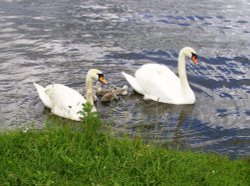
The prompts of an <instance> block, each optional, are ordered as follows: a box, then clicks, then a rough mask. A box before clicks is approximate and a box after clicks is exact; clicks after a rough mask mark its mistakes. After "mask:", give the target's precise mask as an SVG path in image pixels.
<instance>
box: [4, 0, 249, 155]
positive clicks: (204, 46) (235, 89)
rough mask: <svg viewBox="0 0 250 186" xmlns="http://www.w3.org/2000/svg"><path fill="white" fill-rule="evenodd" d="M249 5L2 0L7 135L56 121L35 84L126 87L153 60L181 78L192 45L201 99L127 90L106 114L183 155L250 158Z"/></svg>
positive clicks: (120, 126)
mask: <svg viewBox="0 0 250 186" xmlns="http://www.w3.org/2000/svg"><path fill="white" fill-rule="evenodd" d="M249 10H250V1H249V0H239V1H233V0H228V1H224V0H216V1H215V0H207V1H203V0H201V1H199V3H197V1H194V0H191V1H186V0H180V1H175V0H155V1H149V0H128V1H121V0H36V1H34V0H1V1H0V65H1V66H0V73H1V75H0V93H1V94H0V105H1V108H0V130H11V129H14V128H25V127H26V126H27V125H28V124H30V123H31V122H34V123H35V126H36V127H37V128H42V127H43V121H44V119H45V118H46V117H47V116H48V115H49V112H47V111H46V109H45V108H44V106H43V104H42V102H41V101H40V100H39V98H38V96H37V92H36V90H35V88H34V87H33V85H32V82H37V83H39V84H41V85H43V86H46V85H48V84H51V83H62V84H65V85H67V86H70V87H72V88H74V89H76V90H79V91H84V89H85V88H84V82H85V75H86V72H87V71H88V69H90V68H99V69H101V70H102V71H103V72H104V73H105V75H106V78H107V79H108V80H109V82H110V84H114V85H117V86H123V85H127V82H126V80H125V79H124V78H123V76H122V75H121V72H122V71H125V72H127V73H130V74H133V73H134V72H135V71H136V69H138V68H139V67H140V66H141V65H143V64H145V63H150V62H151V63H160V64H164V65H167V66H169V67H170V68H171V69H173V71H175V72H177V57H178V52H179V50H180V49H181V48H182V47H184V46H191V47H193V48H194V49H195V50H196V52H197V54H198V56H199V62H200V64H199V65H198V66H195V65H193V64H191V63H190V62H187V63H188V64H187V73H188V78H189V81H190V84H191V87H192V89H193V90H194V92H195V94H196V98H197V101H196V103H195V104H194V105H189V106H173V105H168V104H158V103H155V102H152V101H145V100H143V99H142V96H141V95H139V94H136V93H135V92H133V91H132V89H131V87H130V89H129V94H128V95H127V96H124V97H121V98H120V99H119V100H118V101H114V102H111V103H109V104H102V103H100V101H98V102H97V103H96V107H97V109H98V111H99V112H100V115H101V117H102V118H103V119H104V120H107V121H108V122H110V123H111V125H112V128H113V130H115V131H118V132H120V133H125V134H132V135H140V136H142V137H145V138H147V139H148V140H153V141H155V142H157V143H161V144H167V145H168V146H173V147H175V148H182V149H193V150H201V151H205V152H207V151H213V152H216V153H220V154H226V155H229V156H230V157H232V158H237V157H243V156H249V155H250V99H249V95H250V22H249V20H250V14H249Z"/></svg>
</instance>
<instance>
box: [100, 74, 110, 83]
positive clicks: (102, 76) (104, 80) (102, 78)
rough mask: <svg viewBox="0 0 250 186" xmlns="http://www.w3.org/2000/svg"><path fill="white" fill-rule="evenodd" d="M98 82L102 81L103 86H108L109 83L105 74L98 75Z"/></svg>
mask: <svg viewBox="0 0 250 186" xmlns="http://www.w3.org/2000/svg"><path fill="white" fill-rule="evenodd" d="M98 76H99V77H98V81H100V82H101V83H103V84H108V81H107V80H106V79H105V77H104V75H103V74H98Z"/></svg>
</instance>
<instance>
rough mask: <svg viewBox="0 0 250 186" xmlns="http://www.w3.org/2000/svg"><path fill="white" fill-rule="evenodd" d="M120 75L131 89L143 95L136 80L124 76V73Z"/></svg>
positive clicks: (129, 76)
mask: <svg viewBox="0 0 250 186" xmlns="http://www.w3.org/2000/svg"><path fill="white" fill-rule="evenodd" d="M122 75H123V76H124V77H125V78H126V80H127V81H128V83H129V84H130V85H131V87H132V88H133V89H134V90H135V91H136V92H138V93H140V94H143V93H144V90H143V89H142V87H141V86H140V84H138V82H137V80H136V78H134V77H133V76H131V75H129V74H126V73H125V72H122Z"/></svg>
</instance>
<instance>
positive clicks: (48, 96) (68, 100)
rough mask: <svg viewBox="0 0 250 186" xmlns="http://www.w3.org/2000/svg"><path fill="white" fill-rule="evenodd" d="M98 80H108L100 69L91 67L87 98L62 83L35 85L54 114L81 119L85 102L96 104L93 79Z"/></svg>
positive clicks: (103, 81)
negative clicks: (45, 85) (80, 112)
mask: <svg viewBox="0 0 250 186" xmlns="http://www.w3.org/2000/svg"><path fill="white" fill-rule="evenodd" d="M97 80H99V81H100V82H102V83H104V84H107V81H106V79H105V78H104V75H103V73H102V72H101V71H100V70H97V69H90V70H89V71H88V73H87V76H86V99H85V98H84V97H83V96H82V95H81V94H79V93H78V92H77V91H75V90H74V89H71V88H69V87H67V86H64V85H62V84H51V85H48V86H47V87H45V88H44V87H42V86H40V85H38V84H37V83H34V86H35V87H36V89H37V92H38V95H39V97H40V99H41V100H42V102H43V104H44V105H45V106H46V107H48V108H50V109H51V112H52V113H53V114H55V115H57V116H61V117H64V118H68V119H71V120H75V121H80V120H81V118H80V117H81V115H80V114H79V113H78V112H79V111H81V110H82V104H85V103H86V102H87V101H88V102H90V103H91V104H92V105H94V100H93V94H92V84H93V81H97ZM93 110H94V111H96V109H95V108H93Z"/></svg>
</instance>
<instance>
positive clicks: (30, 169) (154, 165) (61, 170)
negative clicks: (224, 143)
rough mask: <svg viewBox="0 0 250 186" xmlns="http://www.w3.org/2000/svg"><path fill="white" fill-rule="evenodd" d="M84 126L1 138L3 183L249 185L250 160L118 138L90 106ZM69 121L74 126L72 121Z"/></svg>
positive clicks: (51, 125) (51, 123) (50, 124)
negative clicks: (166, 147)
mask: <svg viewBox="0 0 250 186" xmlns="http://www.w3.org/2000/svg"><path fill="white" fill-rule="evenodd" d="M84 109H85V111H86V112H85V113H87V114H85V113H83V115H85V117H84V119H83V122H82V123H81V124H80V125H78V126H75V125H72V124H70V121H67V120H64V122H63V123H64V124H61V123H62V120H60V119H58V118H57V117H55V118H52V119H48V120H47V121H46V127H45V128H44V129H42V130H37V129H30V130H28V131H22V130H15V131H9V132H2V133H1V134H0V157H1V163H0V172H1V174H0V183H1V185H244V186H245V185H249V184H250V163H249V159H240V160H230V159H229V158H228V157H225V156H220V155H215V154H205V153H194V152H191V151H177V150H168V149H164V148H162V147H159V146H157V147H156V146H154V145H151V144H145V143H144V142H143V140H141V139H138V138H136V139H131V138H128V137H126V136H125V137H117V136H115V135H113V134H112V132H111V131H109V130H108V129H106V128H105V129H104V126H106V125H105V124H103V122H102V121H101V120H100V118H99V116H98V115H97V114H96V113H91V112H89V111H90V110H89V109H90V108H88V107H85V108H84ZM67 122H68V123H67ZM72 126H74V127H72Z"/></svg>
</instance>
